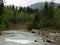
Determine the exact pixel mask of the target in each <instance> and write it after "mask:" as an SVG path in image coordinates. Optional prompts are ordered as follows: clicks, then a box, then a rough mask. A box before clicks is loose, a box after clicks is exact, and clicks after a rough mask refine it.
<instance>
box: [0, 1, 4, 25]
mask: <svg viewBox="0 0 60 45" xmlns="http://www.w3.org/2000/svg"><path fill="white" fill-rule="evenodd" d="M3 7H4V4H3V0H2V1H1V2H0V24H1V23H2V14H3Z"/></svg>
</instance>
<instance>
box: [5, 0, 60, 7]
mask: <svg viewBox="0 0 60 45" xmlns="http://www.w3.org/2000/svg"><path fill="white" fill-rule="evenodd" d="M45 1H46V0H5V2H6V3H5V5H15V6H22V7H26V6H29V5H31V4H34V3H37V2H45ZM47 1H48V2H50V1H51V0H47ZM54 2H56V3H60V0H55V1H54Z"/></svg>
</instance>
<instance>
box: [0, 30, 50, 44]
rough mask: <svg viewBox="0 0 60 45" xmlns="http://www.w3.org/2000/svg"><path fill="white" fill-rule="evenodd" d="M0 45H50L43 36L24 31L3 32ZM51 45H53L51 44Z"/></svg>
mask: <svg viewBox="0 0 60 45" xmlns="http://www.w3.org/2000/svg"><path fill="white" fill-rule="evenodd" d="M2 33H3V35H1V36H0V45H49V44H48V43H46V42H43V40H42V39H43V38H42V37H41V36H37V35H35V34H32V33H30V32H23V31H12V30H10V31H2ZM50 45H51V44H50Z"/></svg>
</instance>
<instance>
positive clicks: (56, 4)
mask: <svg viewBox="0 0 60 45" xmlns="http://www.w3.org/2000/svg"><path fill="white" fill-rule="evenodd" d="M49 3H50V2H48V4H49ZM44 4H45V2H38V3H35V4H32V5H30V6H28V7H30V8H32V9H36V8H37V9H41V8H43V7H44ZM58 5H59V3H55V7H57V6H58Z"/></svg>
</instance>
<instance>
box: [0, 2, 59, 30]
mask: <svg viewBox="0 0 60 45" xmlns="http://www.w3.org/2000/svg"><path fill="white" fill-rule="evenodd" d="M54 6H55V4H54V2H51V3H50V4H49V5H48V3H47V2H45V5H44V8H43V9H41V10H39V9H31V8H29V7H19V9H18V7H16V6H14V5H13V6H4V5H3V3H2V4H0V29H7V28H8V27H10V25H11V24H13V23H14V24H16V23H20V24H26V25H27V27H28V29H29V30H31V29H41V28H50V29H55V30H60V6H58V7H57V8H55V7H54Z"/></svg>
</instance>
